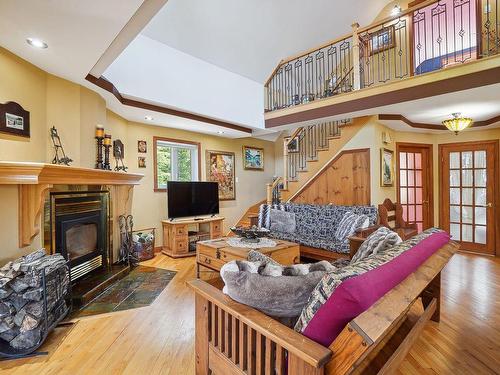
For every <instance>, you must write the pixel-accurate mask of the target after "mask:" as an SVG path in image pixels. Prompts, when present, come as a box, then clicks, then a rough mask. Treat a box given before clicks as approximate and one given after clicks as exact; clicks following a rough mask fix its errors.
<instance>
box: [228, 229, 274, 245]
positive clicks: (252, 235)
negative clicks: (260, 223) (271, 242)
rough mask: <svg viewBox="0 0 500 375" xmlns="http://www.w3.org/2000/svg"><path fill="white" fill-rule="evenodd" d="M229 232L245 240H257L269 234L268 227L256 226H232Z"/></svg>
mask: <svg viewBox="0 0 500 375" xmlns="http://www.w3.org/2000/svg"><path fill="white" fill-rule="evenodd" d="M230 229H231V232H233V233H234V234H236V235H237V236H238V237H240V238H241V240H242V241H245V242H259V238H261V237H265V236H267V235H269V229H266V228H258V227H256V226H253V227H251V228H244V227H232V228H230Z"/></svg>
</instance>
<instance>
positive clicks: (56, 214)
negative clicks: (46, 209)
mask: <svg viewBox="0 0 500 375" xmlns="http://www.w3.org/2000/svg"><path fill="white" fill-rule="evenodd" d="M108 233H109V192H107V191H97V192H91V191H85V192H53V193H51V194H50V249H51V252H52V253H60V254H61V255H62V256H64V258H65V259H66V260H67V261H68V262H69V266H70V270H71V280H72V281H75V280H77V279H79V278H81V277H82V276H85V275H86V274H88V273H90V272H92V271H94V270H97V269H105V268H107V267H108V266H109V241H108V238H109V235H108Z"/></svg>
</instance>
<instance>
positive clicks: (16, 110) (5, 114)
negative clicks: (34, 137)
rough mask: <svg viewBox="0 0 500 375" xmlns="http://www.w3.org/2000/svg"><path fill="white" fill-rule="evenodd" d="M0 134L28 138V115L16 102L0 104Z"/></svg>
mask: <svg viewBox="0 0 500 375" xmlns="http://www.w3.org/2000/svg"><path fill="white" fill-rule="evenodd" d="M0 132H2V133H6V134H10V135H17V136H21V137H26V138H29V137H30V113H29V112H28V111H26V110H25V109H24V108H23V107H22V106H21V105H20V104H18V103H16V102H7V103H5V104H1V103H0Z"/></svg>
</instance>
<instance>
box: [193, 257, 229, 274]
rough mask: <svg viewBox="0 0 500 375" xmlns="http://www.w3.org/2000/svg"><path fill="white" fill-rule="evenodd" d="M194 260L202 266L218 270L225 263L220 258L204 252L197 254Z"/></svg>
mask: <svg viewBox="0 0 500 375" xmlns="http://www.w3.org/2000/svg"><path fill="white" fill-rule="evenodd" d="M196 260H197V262H198V264H200V265H202V266H207V267H210V268H213V269H216V270H218V271H220V269H221V268H222V266H223V265H224V264H225V263H226V262H224V261H222V260H220V259H215V258H212V257H209V256H206V255H204V254H198V255H197V256H196Z"/></svg>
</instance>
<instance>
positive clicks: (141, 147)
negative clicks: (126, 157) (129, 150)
mask: <svg viewBox="0 0 500 375" xmlns="http://www.w3.org/2000/svg"><path fill="white" fill-rule="evenodd" d="M137 152H140V153H141V154H145V153H147V152H148V144H147V142H146V141H137Z"/></svg>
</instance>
